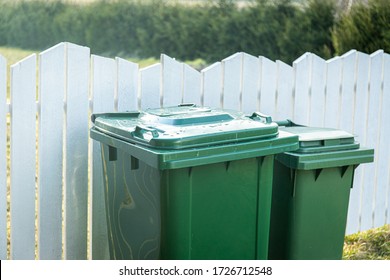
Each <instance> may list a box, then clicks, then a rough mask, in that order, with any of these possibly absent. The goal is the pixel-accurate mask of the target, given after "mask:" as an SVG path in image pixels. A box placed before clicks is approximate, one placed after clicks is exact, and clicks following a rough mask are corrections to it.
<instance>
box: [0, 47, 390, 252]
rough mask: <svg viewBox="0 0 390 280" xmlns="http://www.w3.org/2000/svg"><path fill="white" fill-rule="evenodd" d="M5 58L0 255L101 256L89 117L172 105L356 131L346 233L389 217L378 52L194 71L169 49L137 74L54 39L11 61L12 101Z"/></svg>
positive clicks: (384, 79) (103, 243) (388, 82)
mask: <svg viewBox="0 0 390 280" xmlns="http://www.w3.org/2000/svg"><path fill="white" fill-rule="evenodd" d="M6 65H7V64H6V60H5V59H4V58H3V57H2V56H1V55H0V132H1V133H0V259H7V258H8V259H34V258H35V259H87V258H89V259H105V258H107V257H108V248H107V238H106V234H107V233H106V222H105V214H104V211H105V210H104V203H103V191H102V178H101V176H102V175H101V173H102V172H101V169H102V167H101V161H100V154H99V152H100V150H99V147H98V146H99V145H98V143H94V142H93V141H90V140H89V138H88V129H89V127H90V121H89V115H90V114H91V112H94V113H97V112H106V111H125V110H137V109H143V108H148V107H159V106H170V105H177V104H179V103H196V104H199V105H204V106H211V107H224V108H231V109H239V110H242V111H245V112H247V113H252V112H254V111H261V112H263V113H266V114H269V115H271V116H272V117H273V119H274V120H282V119H286V118H289V119H293V120H295V121H296V122H298V123H301V124H306V125H311V126H324V127H335V128H341V129H344V130H346V131H349V132H352V133H355V134H357V136H358V141H360V142H361V144H362V145H363V146H367V147H372V148H375V162H374V163H370V164H365V165H362V166H359V167H358V169H357V172H356V174H355V183H354V187H353V190H352V193H351V200H350V205H349V216H348V226H347V233H354V232H357V231H360V230H366V229H369V228H372V227H378V226H382V225H384V224H388V223H390V175H389V173H390V145H389V143H390V109H389V108H390V55H389V54H386V53H384V52H383V51H377V52H375V53H373V54H371V55H367V54H364V53H361V52H357V51H354V50H352V51H350V52H348V53H346V54H345V55H343V56H341V57H335V58H333V59H331V60H328V61H325V60H323V59H321V58H320V57H318V56H316V55H314V54H311V53H306V54H304V55H302V56H301V57H300V58H298V59H297V60H296V61H295V62H294V63H293V66H292V67H291V66H290V65H287V64H285V63H283V62H282V61H276V62H274V61H271V60H269V59H267V58H265V57H254V56H251V55H248V54H245V53H236V54H234V55H232V56H230V57H228V58H226V59H224V60H222V61H221V62H216V63H214V64H213V65H211V66H209V67H208V68H206V69H204V70H202V71H201V72H198V71H196V70H194V69H193V68H191V67H190V66H188V65H186V64H183V63H180V62H178V61H176V60H174V59H172V58H170V57H168V56H166V55H161V63H158V64H155V65H152V66H150V67H147V68H144V69H139V67H138V65H137V64H135V63H132V62H129V61H126V60H123V59H120V58H116V59H109V58H104V57H100V56H96V55H90V50H89V49H88V48H86V47H81V46H77V45H74V44H70V43H61V44H58V45H56V46H54V47H52V48H50V49H48V50H46V51H44V52H42V53H40V54H39V55H38V56H37V55H36V54H33V55H31V56H29V57H27V58H25V59H24V60H22V61H20V62H18V63H16V64H14V65H12V66H11V68H10V71H9V75H10V99H9V100H7V85H6V84H7V73H8V71H7V67H6ZM37 85H38V86H37ZM8 121H10V125H7V123H8ZM7 145H10V151H11V152H10V160H7V158H8V157H7ZM7 170H10V172H9V173H7ZM8 191H10V193H9V196H8ZM7 208H10V214H9V216H7V212H8V211H7ZM7 235H9V236H8V237H9V238H7ZM7 239H9V240H10V244H9V245H7Z"/></svg>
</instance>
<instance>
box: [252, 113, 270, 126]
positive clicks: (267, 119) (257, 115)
mask: <svg viewBox="0 0 390 280" xmlns="http://www.w3.org/2000/svg"><path fill="white" fill-rule="evenodd" d="M249 118H250V119H252V120H254V121H261V122H263V123H266V124H269V123H272V117H271V116H268V115H265V114H263V113H260V112H254V113H253V114H252V116H250V117H249Z"/></svg>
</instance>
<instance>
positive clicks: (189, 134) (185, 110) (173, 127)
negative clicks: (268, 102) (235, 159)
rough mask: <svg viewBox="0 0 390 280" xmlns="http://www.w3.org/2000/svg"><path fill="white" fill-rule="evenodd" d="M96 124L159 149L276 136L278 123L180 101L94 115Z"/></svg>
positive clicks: (200, 145)
mask: <svg viewBox="0 0 390 280" xmlns="http://www.w3.org/2000/svg"><path fill="white" fill-rule="evenodd" d="M92 121H93V122H94V124H95V128H96V129H97V130H98V131H100V132H103V133H105V134H108V135H110V136H112V137H115V138H119V139H121V140H125V141H128V142H131V143H135V144H140V145H143V146H147V147H153V148H158V149H187V148H194V147H202V146H211V145H219V144H226V143H238V142H243V141H252V140H258V139H266V138H274V137H276V136H277V135H278V125H277V124H276V123H273V122H272V119H271V117H268V116H264V115H262V114H261V113H253V114H252V115H251V116H246V115H244V114H243V113H240V112H237V111H229V110H221V109H211V108H208V107H197V106H195V105H192V104H190V105H180V106H175V107H167V108H161V109H148V110H145V111H143V112H128V113H107V114H96V115H93V116H92Z"/></svg>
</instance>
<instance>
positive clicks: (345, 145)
mask: <svg viewBox="0 0 390 280" xmlns="http://www.w3.org/2000/svg"><path fill="white" fill-rule="evenodd" d="M280 130H283V131H286V132H289V133H292V134H295V135H298V136H299V146H300V147H299V149H298V150H296V151H293V152H287V153H282V154H279V155H277V156H276V157H275V166H274V182H273V195H272V208H271V209H272V210H271V231H270V245H269V259H290V260H310V259H314V260H332V259H335V260H337V259H341V258H342V253H343V243H344V235H345V228H346V222H347V213H348V204H349V194H350V189H351V188H352V184H353V178H354V170H355V168H356V167H357V166H358V165H359V164H360V163H365V162H372V161H373V156H374V151H373V150H372V149H365V148H360V147H359V143H357V142H355V139H354V136H353V135H351V134H348V133H346V132H344V131H340V130H335V129H326V128H312V127H304V126H291V127H285V128H280Z"/></svg>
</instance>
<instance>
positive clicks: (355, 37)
mask: <svg viewBox="0 0 390 280" xmlns="http://www.w3.org/2000/svg"><path fill="white" fill-rule="evenodd" d="M333 42H334V46H335V49H336V52H337V53H338V54H342V53H345V52H346V51H349V50H350V49H357V50H359V51H362V52H366V53H372V52H374V51H376V50H378V49H383V50H384V51H386V52H390V2H389V1H388V0H369V1H368V4H363V3H359V4H356V5H353V6H352V7H351V10H350V11H349V12H348V13H345V14H343V15H341V17H340V20H339V21H338V23H337V24H336V26H335V28H334V31H333Z"/></svg>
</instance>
